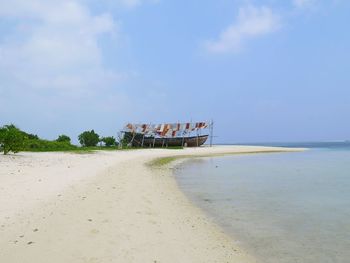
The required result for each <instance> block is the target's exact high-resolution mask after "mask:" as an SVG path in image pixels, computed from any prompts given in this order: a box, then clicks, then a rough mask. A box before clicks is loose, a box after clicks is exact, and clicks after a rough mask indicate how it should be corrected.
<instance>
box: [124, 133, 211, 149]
mask: <svg viewBox="0 0 350 263" xmlns="http://www.w3.org/2000/svg"><path fill="white" fill-rule="evenodd" d="M208 137H209V135H199V136H188V137H170V138H166V137H164V138H161V137H158V138H157V137H154V136H149V137H146V136H144V135H143V134H141V133H138V134H135V135H134V134H132V133H130V132H129V133H125V134H124V139H125V140H126V142H127V144H130V145H131V146H133V147H176V146H184V147H199V146H201V145H203V144H204V143H205V142H206V141H207V139H208Z"/></svg>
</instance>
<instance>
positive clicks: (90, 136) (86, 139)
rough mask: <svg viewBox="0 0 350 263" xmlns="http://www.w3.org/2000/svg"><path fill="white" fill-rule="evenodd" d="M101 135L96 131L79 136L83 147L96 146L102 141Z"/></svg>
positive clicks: (85, 132)
mask: <svg viewBox="0 0 350 263" xmlns="http://www.w3.org/2000/svg"><path fill="white" fill-rule="evenodd" d="M99 137H100V136H99V135H98V134H97V133H95V131H94V130H91V131H84V132H83V133H81V134H80V135H79V136H78V139H79V142H80V144H81V145H82V146H83V147H89V146H96V145H97V144H98V142H99V141H100V139H99Z"/></svg>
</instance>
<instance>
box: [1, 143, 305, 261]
mask: <svg viewBox="0 0 350 263" xmlns="http://www.w3.org/2000/svg"><path fill="white" fill-rule="evenodd" d="M296 150H299V149H287V148H272V147H255V146H215V147H212V148H210V147H201V148H187V149H184V150H168V149H143V150H130V151H110V152H107V151H104V152H96V153H92V154H75V153H19V154H16V155H8V156H3V155H1V156H0V262H6V263H15V262H16V263H17V262H21V263H25V262H33V263H34V262H35V263H40V262H45V263H46V262H52V263H55V262H57V263H58V262H59V263H62V262H74V263H75V262H79V263H80V262H89V263H97V262H153V263H154V262H239V263H244V262H255V260H254V258H252V257H250V256H249V255H247V253H245V252H244V251H242V250H241V249H240V247H239V243H238V242H237V241H235V240H233V239H232V238H230V237H228V236H227V235H226V234H225V233H224V232H223V231H222V230H221V229H220V228H219V227H218V226H216V225H215V224H213V223H212V222H211V221H210V220H209V219H208V218H207V217H206V216H205V214H204V213H203V212H202V211H201V210H200V209H199V208H197V207H195V206H193V205H192V204H191V202H190V201H189V200H188V199H187V198H186V196H185V195H184V194H183V193H182V192H181V191H180V190H179V188H178V186H177V184H176V181H175V180H174V178H173V176H172V170H171V169H169V168H171V167H169V166H168V167H164V168H154V167H153V168H152V167H149V165H147V164H148V163H149V162H150V161H152V160H153V159H155V158H159V157H167V156H181V155H183V156H187V157H188V156H203V155H208V156H209V155H215V154H235V153H252V152H254V153H255V152H261V153H263V152H274V151H278V152H280V151H296Z"/></svg>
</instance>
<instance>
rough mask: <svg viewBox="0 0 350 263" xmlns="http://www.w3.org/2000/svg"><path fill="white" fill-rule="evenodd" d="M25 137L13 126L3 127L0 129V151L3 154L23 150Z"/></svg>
mask: <svg viewBox="0 0 350 263" xmlns="http://www.w3.org/2000/svg"><path fill="white" fill-rule="evenodd" d="M25 139H26V136H25V135H24V134H23V132H22V131H21V130H20V129H18V128H17V127H16V126H15V125H13V124H10V125H4V126H2V127H1V128H0V151H3V152H4V154H8V153H9V152H13V153H17V152H19V151H20V150H22V149H23V144H24V141H25Z"/></svg>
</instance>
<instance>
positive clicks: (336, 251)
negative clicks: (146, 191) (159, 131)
mask: <svg viewBox="0 0 350 263" xmlns="http://www.w3.org/2000/svg"><path fill="white" fill-rule="evenodd" d="M176 178H177V180H178V183H179V185H180V187H181V188H182V189H183V190H184V192H185V193H186V194H187V195H188V196H189V197H190V198H191V199H192V200H193V202H195V203H196V204H197V205H198V206H200V207H201V208H203V209H204V210H205V211H206V212H207V213H208V214H209V215H210V216H211V217H212V218H213V219H214V220H215V221H216V222H217V223H219V224H220V225H221V226H223V227H224V229H225V230H226V231H227V232H228V233H229V234H231V235H233V236H234V238H235V239H238V240H239V241H240V244H241V246H242V247H243V248H245V249H246V250H248V252H249V253H251V254H252V255H254V256H255V257H256V258H257V259H258V260H259V262H263V263H275V262H276V263H277V262H278V263H287V262H288V263H289V262H303V263H309V262H310V263H311V262H312V263H326V262H327V263H328V262H329V263H330V262H337V263H338V262H339V263H346V262H350V148H334V149H312V150H310V151H307V152H300V153H274V154H254V155H242V156H226V157H214V158H200V159H193V160H190V161H188V162H186V163H184V164H183V165H181V167H180V169H178V170H177V171H176Z"/></svg>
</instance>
